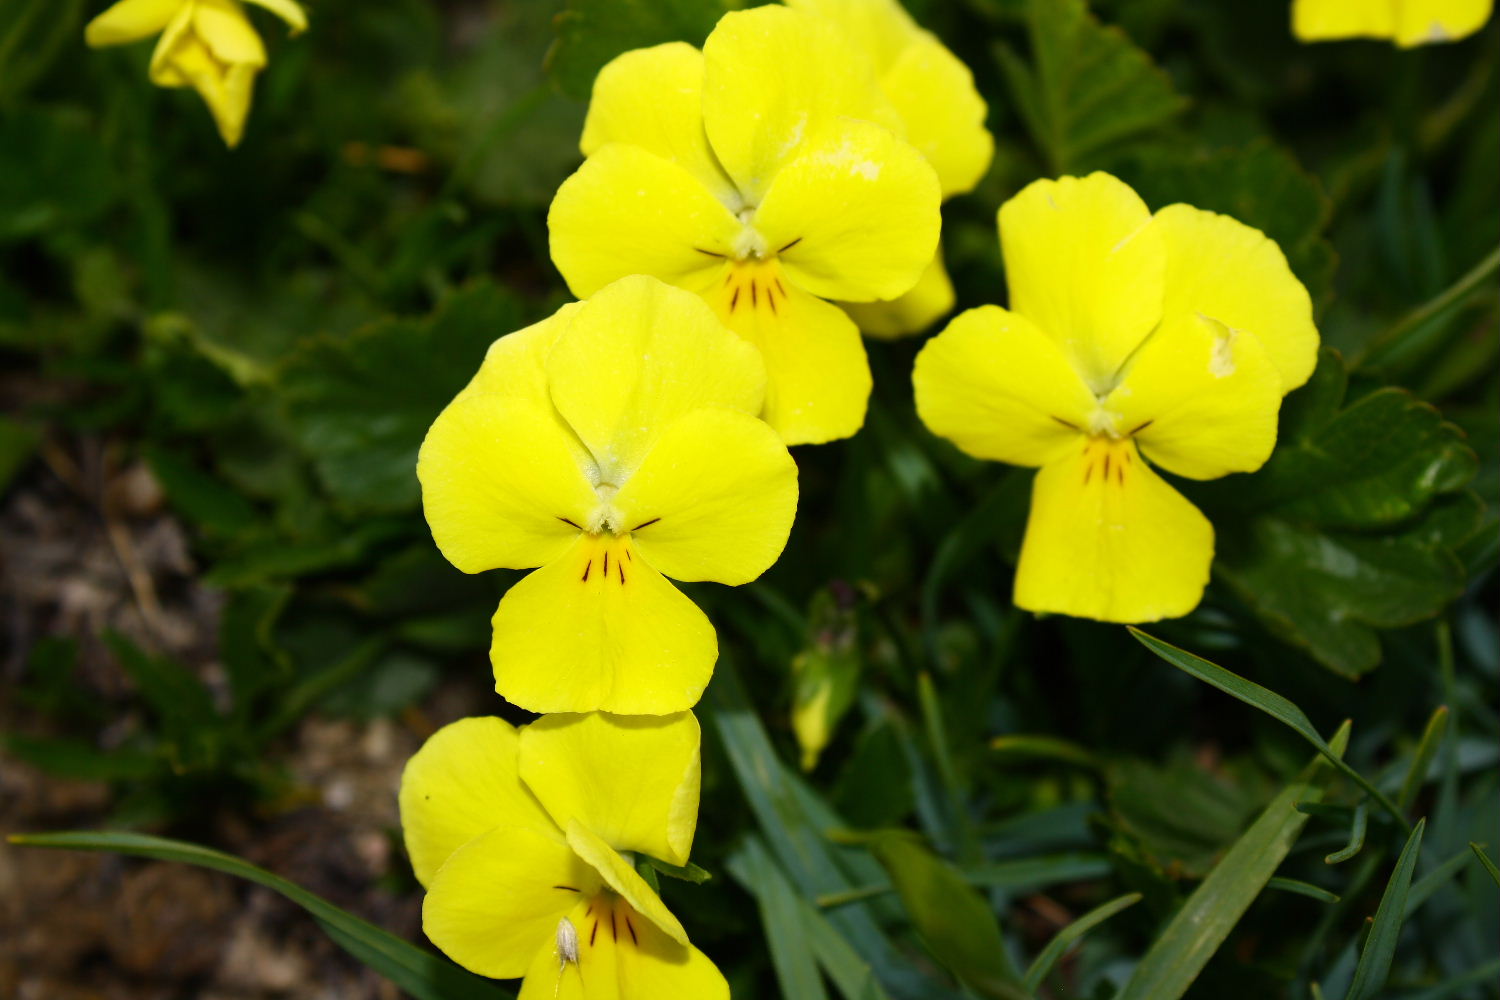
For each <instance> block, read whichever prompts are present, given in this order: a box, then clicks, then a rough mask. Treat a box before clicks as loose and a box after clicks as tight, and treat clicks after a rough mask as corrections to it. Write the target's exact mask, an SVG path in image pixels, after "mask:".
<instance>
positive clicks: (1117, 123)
mask: <svg viewBox="0 0 1500 1000" xmlns="http://www.w3.org/2000/svg"><path fill="white" fill-rule="evenodd" d="M1026 21H1027V32H1028V36H1029V38H1030V41H1031V52H1030V56H1031V59H1030V62H1029V63H1028V62H1026V61H1025V60H1023V59H1021V57H1020V56H1018V55H1017V54H1016V53H1015V52H1014V51H1013V50H1011V49H1010V48H1008V47H1006V46H1004V45H1001V46H999V47H998V48H997V54H998V56H999V59H1000V65H1001V67H1002V68H1003V69H1004V70H1005V75H1006V78H1007V80H1008V81H1009V83H1010V89H1011V94H1012V97H1013V99H1014V100H1015V103H1016V107H1017V108H1018V109H1019V110H1020V112H1021V117H1022V120H1023V121H1024V122H1025V123H1026V128H1027V131H1028V132H1030V133H1031V138H1032V141H1033V142H1035V143H1036V145H1037V147H1038V148H1039V149H1040V150H1041V152H1042V155H1043V158H1044V159H1045V161H1046V163H1047V168H1048V171H1049V173H1051V174H1053V175H1057V174H1080V173H1084V172H1086V171H1088V170H1090V169H1092V168H1095V167H1098V166H1101V165H1104V164H1106V163H1108V162H1109V155H1108V154H1109V153H1110V152H1112V151H1113V150H1114V149H1115V148H1116V147H1118V146H1119V145H1120V144H1121V143H1123V142H1124V141H1125V140H1127V139H1132V138H1135V137H1138V136H1139V135H1141V134H1142V133H1145V132H1149V131H1151V130H1153V129H1157V128H1160V127H1161V126H1163V125H1165V124H1166V123H1168V122H1170V121H1171V120H1172V119H1173V118H1175V117H1176V116H1177V114H1178V113H1179V112H1181V111H1182V109H1183V108H1184V107H1185V106H1186V105H1187V101H1186V100H1185V99H1184V98H1183V97H1182V96H1180V95H1179V94H1178V93H1177V92H1176V91H1175V90H1173V89H1172V84H1171V81H1170V80H1168V79H1167V76H1166V74H1165V73H1163V72H1162V71H1161V70H1160V69H1158V68H1157V67H1156V65H1155V64H1154V63H1152V62H1151V58H1150V57H1149V56H1148V55H1146V53H1145V52H1143V51H1142V50H1141V49H1139V48H1137V47H1136V46H1135V45H1134V43H1132V42H1131V41H1130V39H1129V38H1128V37H1126V35H1125V33H1124V32H1123V31H1121V30H1120V29H1119V28H1117V27H1114V26H1113V25H1109V26H1106V25H1102V24H1100V23H1099V21H1098V20H1096V19H1095V18H1094V16H1093V15H1092V14H1090V13H1089V10H1088V6H1087V4H1085V3H1084V0H1031V2H1030V5H1029V7H1028V9H1027V18H1026Z"/></svg>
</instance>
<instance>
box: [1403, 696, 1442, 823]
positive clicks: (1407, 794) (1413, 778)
mask: <svg viewBox="0 0 1500 1000" xmlns="http://www.w3.org/2000/svg"><path fill="white" fill-rule="evenodd" d="M1447 731H1448V706H1447V705H1439V706H1438V707H1437V709H1436V710H1435V711H1434V712H1433V713H1432V717H1431V718H1429V719H1428V720H1427V728H1426V729H1424V730H1423V731H1422V741H1421V742H1420V743H1418V744H1417V752H1416V753H1415V754H1414V755H1413V756H1412V759H1411V767H1409V768H1407V771H1406V780H1405V781H1403V782H1401V791H1400V792H1399V793H1398V794H1397V795H1396V804H1397V805H1398V806H1400V807H1401V808H1402V809H1408V808H1410V807H1411V804H1412V802H1413V801H1414V800H1415V799H1416V797H1417V792H1419V791H1421V789H1422V785H1423V784H1425V783H1426V781H1427V769H1428V768H1429V767H1431V766H1432V758H1433V757H1434V756H1436V755H1437V750H1438V747H1439V746H1441V745H1442V743H1443V734H1444V733H1446V732H1447Z"/></svg>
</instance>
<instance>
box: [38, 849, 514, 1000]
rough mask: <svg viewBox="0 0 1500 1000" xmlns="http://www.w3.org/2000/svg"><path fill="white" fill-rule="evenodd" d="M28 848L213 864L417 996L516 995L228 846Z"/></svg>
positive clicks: (482, 998)
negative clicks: (313, 923)
mask: <svg viewBox="0 0 1500 1000" xmlns="http://www.w3.org/2000/svg"><path fill="white" fill-rule="evenodd" d="M9 840H10V842H11V843H12V844H20V845H23V846H26V847H53V848H63V849H66V850H73V851H108V852H111V853H114V854H128V855H132V856H134V857H139V858H153V859H155V860H158V861H179V862H182V863H184V864H190V865H198V866H199V867H202V868H212V869H213V870H215V871H221V872H225V873H227V874H230V875H234V876H236V877H238V878H242V879H246V880H247V881H250V882H254V883H256V884H257V885H263V886H265V887H266V888H267V889H270V890H272V891H274V892H278V893H280V894H281V895H283V896H285V897H286V898H287V899H290V900H291V901H292V902H294V903H296V904H297V905H298V906H300V907H302V908H303V909H304V910H306V911H307V912H308V913H310V914H311V915H312V916H313V917H314V918H315V919H316V920H317V922H318V923H319V924H320V925H322V927H323V929H324V930H325V931H327V932H328V935H329V936H330V937H332V938H333V940H334V941H335V942H337V943H338V945H339V946H340V947H342V948H343V949H344V950H345V951H347V952H349V954H351V955H353V956H354V957H355V958H357V959H359V960H360V961H361V962H363V963H364V964H366V965H368V966H369V967H370V968H372V969H374V970H375V971H376V972H379V973H380V974H381V975H383V976H385V977H386V978H387V979H389V980H390V981H391V982H393V983H395V984H396V986H398V987H399V988H401V989H403V990H405V991H406V992H407V993H410V994H411V995H412V996H413V997H416V998H417V1000H512V998H513V997H514V994H513V993H510V992H508V991H506V990H503V989H501V988H500V987H499V986H496V985H495V984H493V983H491V982H489V981H488V980H484V979H480V978H479V977H478V976H474V975H471V974H469V973H467V972H465V971H464V970H463V969H460V968H459V967H458V966H456V965H454V964H452V963H451V962H449V961H448V960H447V959H445V958H442V957H441V956H439V955H436V954H433V953H432V952H430V951H427V950H426V949H424V948H418V947H417V946H416V945H414V944H412V943H410V942H408V941H403V940H402V939H401V938H398V937H396V936H395V935H394V934H390V933H387V932H386V931H383V930H381V929H380V928H379V927H376V926H375V925H374V924H372V923H370V922H369V921H367V920H361V919H360V918H359V917H356V916H354V915H353V914H352V913H349V912H347V911H345V910H341V909H339V908H338V907H337V906H334V905H333V904H332V903H330V902H328V901H327V900H326V899H323V898H322V897H321V896H318V895H317V894H315V893H312V892H309V891H308V890H306V889H304V888H302V887H301V886H300V885H297V884H296V883H295V882H289V881H287V880H286V879H284V878H282V877H281V876H279V875H273V874H271V873H270V872H268V871H266V870H265V869H264V868H258V867H256V866H255V865H252V864H251V863H250V862H248V861H245V860H243V859H241V858H237V857H235V856H234V855H232V854H225V853H223V852H222V851H215V850H211V849H210V848H207V847H200V846H199V845H197V844H189V843H185V842H183V841H180V840H167V839H166V838H164V837H152V836H149V835H147V834H143V833H93V832H77V833H25V834H15V835H14V836H11V837H10V838H9Z"/></svg>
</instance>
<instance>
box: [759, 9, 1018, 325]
mask: <svg viewBox="0 0 1500 1000" xmlns="http://www.w3.org/2000/svg"><path fill="white" fill-rule="evenodd" d="M786 2H787V5H788V6H789V7H796V8H798V9H801V10H806V11H808V12H810V13H813V14H817V15H819V16H822V17H825V18H828V19H829V20H831V21H832V22H833V23H835V24H836V25H838V27H839V29H840V30H841V31H842V32H843V33H844V35H845V37H846V38H848V40H849V41H850V43H851V44H852V45H853V47H854V48H855V49H856V50H858V51H860V52H863V53H866V54H867V55H868V56H869V57H870V59H871V60H872V61H873V62H874V68H875V73H876V76H877V78H878V79H879V81H880V89H881V91H882V92H883V93H884V95H885V97H886V99H887V100H889V101H890V103H891V106H892V107H893V108H895V110H896V113H897V114H898V115H900V117H901V121H902V125H903V126H904V130H905V131H904V134H905V136H906V140H907V141H908V142H910V143H911V144H912V145H913V146H916V147H917V149H919V150H920V151H921V152H922V155H923V156H925V157H927V162H928V163H931V164H932V166H933V169H934V170H936V171H937V175H938V182H939V183H940V184H941V185H942V191H943V197H944V198H949V197H952V196H953V195H956V194H963V193H964V192H966V191H971V190H973V188H974V185H976V184H978V183H979V179H980V178H981V177H983V176H984V172H985V171H986V170H988V169H989V165H990V159H991V158H992V157H993V156H994V153H995V140H994V138H993V137H992V136H991V135H990V133H989V130H988V129H986V128H985V127H984V120H985V116H986V115H987V114H988V111H989V109H988V108H987V107H986V106H985V103H984V98H982V97H980V96H979V91H978V90H977V89H976V88H975V86H974V76H973V74H972V73H970V72H969V68H968V67H967V66H965V65H964V64H963V63H962V62H961V61H960V60H959V58H958V57H957V56H955V55H954V54H953V53H952V52H950V51H949V50H948V48H947V47H946V46H945V45H943V43H942V42H941V41H939V40H938V38H937V36H935V35H933V34H932V33H931V32H929V31H924V30H923V29H922V28H921V27H919V26H918V25H917V23H916V22H915V21H913V20H912V19H911V15H909V14H908V13H907V12H906V10H905V8H903V7H902V6H901V4H900V3H898V2H897V0H786ZM954 301H955V300H954V294H953V283H952V282H951V281H950V280H949V279H948V271H947V269H946V268H945V267H944V266H943V257H942V252H941V249H940V250H939V252H938V253H937V254H936V255H935V256H934V257H933V259H932V261H931V263H929V264H928V266H927V269H926V270H925V271H923V272H922V277H921V279H920V280H918V282H917V284H916V286H915V287H914V288H912V289H911V291H909V292H907V293H906V294H905V295H902V296H900V297H899V298H897V299H895V300H893V301H890V302H870V303H854V304H849V305H847V306H846V307H845V308H846V309H847V310H848V312H849V315H850V316H852V317H853V318H854V321H855V322H856V323H857V324H859V328H860V329H861V330H863V331H864V332H865V333H867V334H869V335H870V336H873V337H900V336H905V335H907V334H911V333H917V332H919V331H921V330H924V329H926V328H927V327H928V326H931V325H932V324H933V323H934V322H936V321H937V320H938V319H939V318H941V317H942V316H944V315H946V314H947V313H948V312H949V311H951V310H952V309H953V303H954Z"/></svg>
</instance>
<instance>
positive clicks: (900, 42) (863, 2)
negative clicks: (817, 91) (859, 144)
mask: <svg viewBox="0 0 1500 1000" xmlns="http://www.w3.org/2000/svg"><path fill="white" fill-rule="evenodd" d="M787 6H788V7H795V8H796V9H798V10H805V11H807V12H808V13H809V14H816V15H818V16H819V17H825V18H828V19H829V20H830V21H832V22H833V23H834V24H836V25H838V27H839V30H841V31H842V32H843V33H844V35H845V37H847V38H848V39H849V41H850V43H851V44H852V45H853V46H854V47H855V48H856V49H858V50H859V51H861V52H865V53H867V54H868V55H869V57H870V59H871V61H872V62H873V63H874V65H875V70H876V72H877V73H882V74H883V73H885V72H886V71H887V70H888V69H890V68H891V66H893V65H895V63H896V60H897V59H898V58H900V56H901V53H902V52H903V51H904V50H905V49H906V46H907V45H909V44H911V43H912V42H913V41H914V40H916V39H917V38H919V37H920V36H922V35H923V34H925V32H923V31H922V29H921V28H920V27H919V26H918V25H917V22H915V21H913V20H912V18H911V15H910V14H908V13H907V12H906V8H905V7H903V6H901V4H900V3H899V2H897V0H787ZM893 99H894V95H893Z"/></svg>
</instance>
